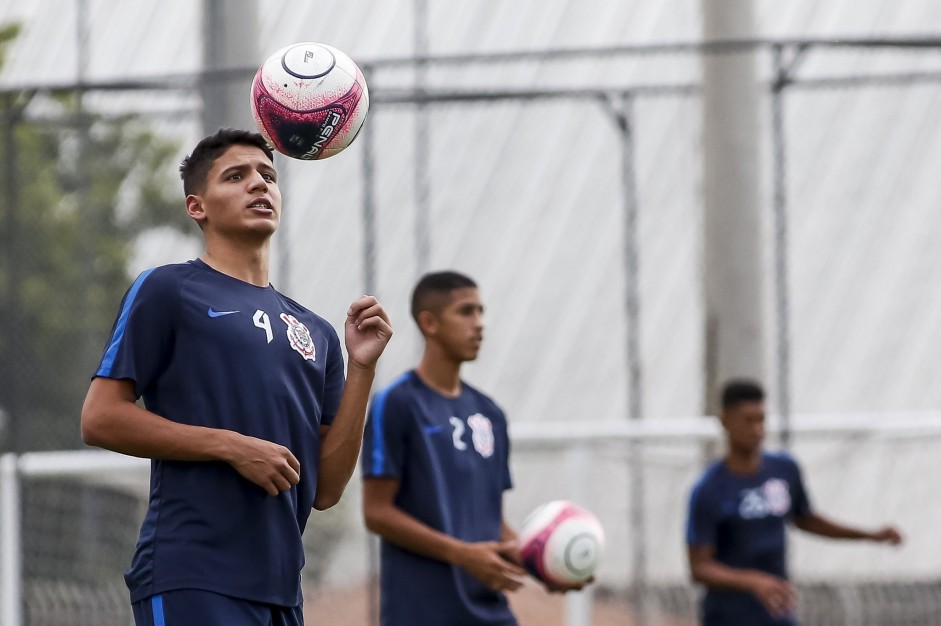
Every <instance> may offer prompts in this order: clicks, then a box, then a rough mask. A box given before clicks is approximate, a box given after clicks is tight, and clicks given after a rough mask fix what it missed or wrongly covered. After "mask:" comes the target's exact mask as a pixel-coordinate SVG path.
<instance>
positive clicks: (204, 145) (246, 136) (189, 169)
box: [180, 128, 274, 196]
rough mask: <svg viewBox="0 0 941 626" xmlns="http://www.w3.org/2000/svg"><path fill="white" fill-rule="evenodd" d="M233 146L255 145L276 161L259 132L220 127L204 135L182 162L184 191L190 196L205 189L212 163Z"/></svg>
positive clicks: (181, 170)
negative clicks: (210, 133)
mask: <svg viewBox="0 0 941 626" xmlns="http://www.w3.org/2000/svg"><path fill="white" fill-rule="evenodd" d="M232 146H254V147H256V148H258V149H259V150H261V151H262V152H264V153H265V155H266V156H267V157H268V159H270V160H271V161H272V162H274V153H273V152H272V151H271V148H270V147H269V146H268V142H267V141H265V138H264V137H262V136H261V135H260V134H259V133H253V132H251V131H247V130H239V129H237V128H220V129H219V130H218V131H216V132H215V133H213V134H212V135H209V136H208V137H204V138H203V139H202V140H201V141H200V142H199V143H198V144H196V147H195V148H193V152H192V154H190V155H189V156H187V157H186V158H185V159H183V162H182V163H180V178H182V179H183V193H184V194H186V195H187V196H188V195H190V194H194V193H199V192H200V191H202V190H203V189H205V185H206V176H207V175H208V174H209V170H210V169H211V168H212V164H213V163H214V162H215V160H216V159H218V158H219V157H220V156H222V154H223V153H224V152H225V151H226V150H228V149H229V148H230V147H232Z"/></svg>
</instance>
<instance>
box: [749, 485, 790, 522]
mask: <svg viewBox="0 0 941 626" xmlns="http://www.w3.org/2000/svg"><path fill="white" fill-rule="evenodd" d="M741 495H742V499H741V501H740V502H739V506H738V513H739V515H741V516H742V518H743V519H762V518H765V517H768V516H771V515H773V516H775V517H784V516H785V515H787V514H788V512H789V511H790V510H791V492H790V490H789V489H788V486H787V481H784V480H781V479H780V478H769V479H768V480H766V481H765V482H764V484H762V485H761V486H760V487H754V488H752V489H745V490H743V491H742V494H741Z"/></svg>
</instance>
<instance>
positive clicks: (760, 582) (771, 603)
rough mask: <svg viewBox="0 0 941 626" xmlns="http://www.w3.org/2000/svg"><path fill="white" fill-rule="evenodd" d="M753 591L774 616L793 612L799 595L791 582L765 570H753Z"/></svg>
mask: <svg viewBox="0 0 941 626" xmlns="http://www.w3.org/2000/svg"><path fill="white" fill-rule="evenodd" d="M751 579H752V584H751V591H752V593H753V594H755V595H756V596H757V597H758V599H759V600H761V603H762V604H763V605H764V606H765V608H766V609H768V613H770V614H771V615H772V616H774V617H783V616H785V615H787V614H788V613H791V612H792V611H793V610H794V608H795V606H796V604H797V596H796V594H795V593H794V587H793V586H792V585H791V583H790V582H788V581H787V580H784V579H783V578H778V577H777V576H772V575H771V574H766V573H764V572H758V571H753V572H751Z"/></svg>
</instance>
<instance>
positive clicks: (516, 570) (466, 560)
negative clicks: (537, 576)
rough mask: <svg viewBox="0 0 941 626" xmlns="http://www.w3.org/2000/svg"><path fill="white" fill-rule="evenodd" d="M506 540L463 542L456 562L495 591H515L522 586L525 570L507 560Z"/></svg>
mask: <svg viewBox="0 0 941 626" xmlns="http://www.w3.org/2000/svg"><path fill="white" fill-rule="evenodd" d="M507 543H508V542H499V541H479V542H476V543H468V544H465V546H464V548H463V550H462V551H461V555H460V557H459V559H458V561H457V564H458V565H459V566H461V567H463V568H464V569H465V570H467V571H468V573H470V574H471V575H472V576H474V577H475V578H477V579H478V580H480V581H481V582H482V583H483V584H485V585H487V586H488V587H490V588H491V589H494V590H496V591H516V590H517V589H519V588H520V587H522V586H523V578H524V577H525V576H526V570H524V569H523V568H522V567H520V566H519V565H517V564H516V563H513V562H511V561H509V560H507V559H506V558H505V557H504V554H505V553H506V552H507V551H508V550H509V549H511V548H510V546H508V545H507Z"/></svg>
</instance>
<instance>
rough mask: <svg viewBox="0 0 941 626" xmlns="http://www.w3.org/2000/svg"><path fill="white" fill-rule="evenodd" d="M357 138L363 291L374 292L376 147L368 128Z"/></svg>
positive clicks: (373, 112) (374, 118)
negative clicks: (360, 163) (359, 146)
mask: <svg viewBox="0 0 941 626" xmlns="http://www.w3.org/2000/svg"><path fill="white" fill-rule="evenodd" d="M367 83H368V81H367ZM373 107H374V110H373V111H372V112H371V113H370V117H369V119H370V121H371V122H373V123H375V121H376V111H375V105H373ZM359 140H360V141H361V142H362V145H363V283H364V286H365V293H368V294H374V293H376V286H377V279H376V255H377V237H376V149H375V142H374V140H373V133H372V131H371V130H370V129H369V128H366V129H363V132H362V136H361V137H360V138H359Z"/></svg>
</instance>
